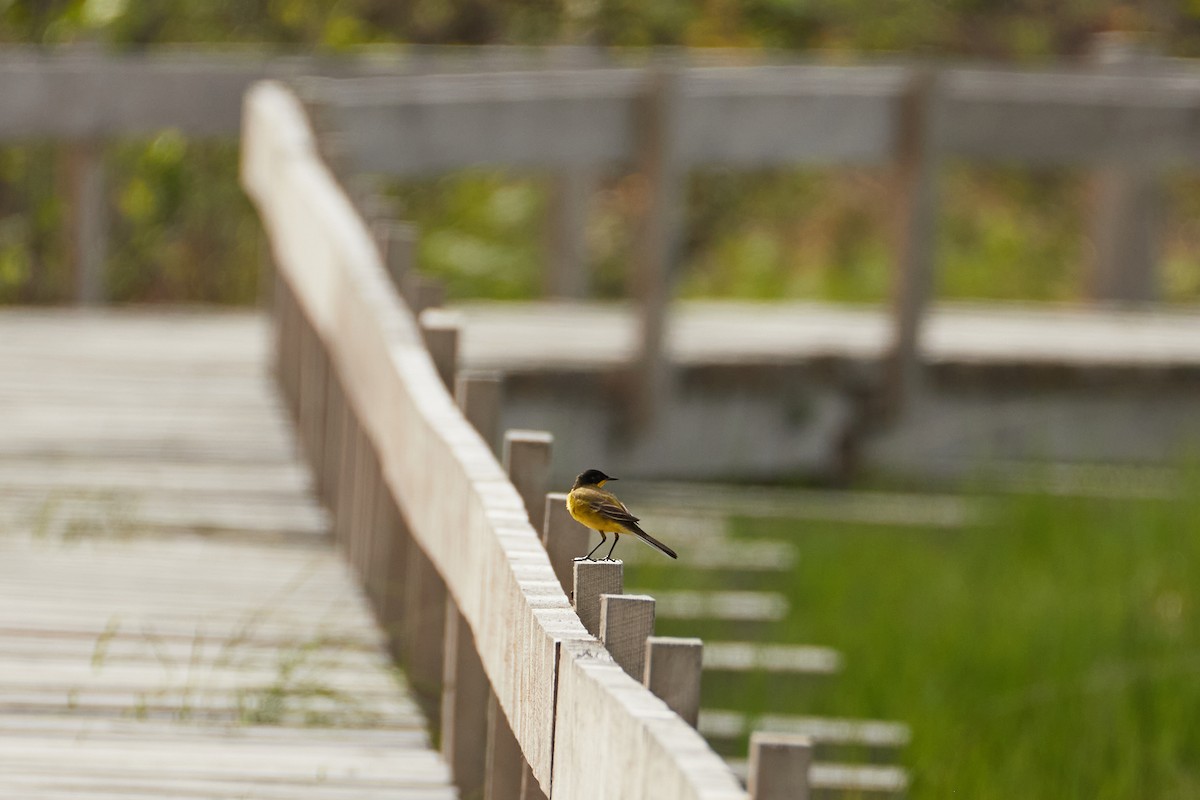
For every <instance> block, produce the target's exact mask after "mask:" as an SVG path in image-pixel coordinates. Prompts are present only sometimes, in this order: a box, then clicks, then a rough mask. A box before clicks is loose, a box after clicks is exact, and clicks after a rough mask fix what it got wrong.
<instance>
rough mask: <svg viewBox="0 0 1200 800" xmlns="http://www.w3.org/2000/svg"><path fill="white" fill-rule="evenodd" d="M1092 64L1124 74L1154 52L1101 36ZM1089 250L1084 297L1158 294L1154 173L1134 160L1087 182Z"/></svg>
mask: <svg viewBox="0 0 1200 800" xmlns="http://www.w3.org/2000/svg"><path fill="white" fill-rule="evenodd" d="M1091 55H1092V61H1093V63H1095V64H1096V66H1097V68H1098V69H1099V70H1101V71H1104V72H1115V73H1118V74H1120V73H1129V72H1132V71H1134V70H1136V69H1137V68H1138V67H1139V66H1143V67H1144V66H1146V65H1148V64H1151V63H1153V59H1154V58H1155V57H1156V55H1157V54H1156V53H1154V52H1153V51H1152V50H1150V49H1149V48H1148V47H1146V46H1145V45H1144V44H1142V43H1140V42H1138V41H1137V40H1136V39H1134V38H1133V37H1131V36H1130V34H1128V33H1125V32H1121V31H1111V32H1107V33H1102V34H1100V35H1099V36H1097V37H1096V39H1095V41H1094V42H1093V47H1092V54H1091ZM1091 189H1092V220H1091V231H1090V233H1091V239H1092V245H1093V246H1092V252H1091V259H1090V263H1089V265H1088V267H1089V269H1088V287H1087V289H1088V293H1089V294H1090V295H1091V297H1092V299H1094V300H1110V301H1117V302H1120V303H1125V304H1131V305H1132V304H1137V303H1148V302H1151V301H1153V300H1155V299H1156V298H1157V296H1158V292H1159V286H1158V283H1159V276H1158V260H1159V252H1160V242H1159V234H1160V229H1161V225H1162V219H1163V206H1164V203H1165V201H1164V196H1163V194H1164V192H1163V185H1162V180H1161V176H1160V174H1159V173H1158V171H1157V170H1155V169H1154V168H1153V167H1150V166H1148V165H1143V164H1138V163H1136V162H1134V163H1130V162H1125V163H1124V164H1109V165H1105V166H1104V167H1102V168H1100V169H1099V170H1097V174H1096V175H1095V177H1094V178H1093V180H1092V187H1091Z"/></svg>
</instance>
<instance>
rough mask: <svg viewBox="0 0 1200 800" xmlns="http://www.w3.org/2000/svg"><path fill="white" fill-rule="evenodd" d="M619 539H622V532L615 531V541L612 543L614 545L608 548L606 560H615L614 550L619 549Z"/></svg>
mask: <svg viewBox="0 0 1200 800" xmlns="http://www.w3.org/2000/svg"><path fill="white" fill-rule="evenodd" d="M619 541H621V536H620V534H616V533H614V534H613V543H612V547H610V548H608V555H606V556H605V557H604V560H605V561H612V560H613V559H612V551H613V550H616V549H617V542H619Z"/></svg>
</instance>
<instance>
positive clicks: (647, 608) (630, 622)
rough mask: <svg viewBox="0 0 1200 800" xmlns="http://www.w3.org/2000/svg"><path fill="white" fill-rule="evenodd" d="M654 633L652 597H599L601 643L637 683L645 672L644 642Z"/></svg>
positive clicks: (639, 595)
mask: <svg viewBox="0 0 1200 800" xmlns="http://www.w3.org/2000/svg"><path fill="white" fill-rule="evenodd" d="M653 634H654V598H653V597H650V596H649V595H644V594H603V595H600V636H599V639H600V642H601V644H603V645H604V649H606V650H608V652H609V654H610V655H612V657H613V660H614V661H616V662H617V663H618V664H620V665H621V669H623V670H625V672H626V673H628V674H629V676H630V677H632V678H633V679H634V680H636V681H639V682H640V681H641V680H642V676H643V675H644V674H645V671H646V639H648V638H649V637H650V636H652V635H653Z"/></svg>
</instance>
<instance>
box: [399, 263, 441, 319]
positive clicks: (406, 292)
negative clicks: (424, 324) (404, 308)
mask: <svg viewBox="0 0 1200 800" xmlns="http://www.w3.org/2000/svg"><path fill="white" fill-rule="evenodd" d="M401 295H403V297H404V298H405V299H406V300H407V301H408V307H409V308H411V309H412V313H414V314H416V315H417V316H420V315H421V312H423V311H424V310H425V309H427V308H440V307H441V306H443V305H445V303H446V285H445V284H444V283H442V282H441V281H439V280H438V279H437V278H429V277H426V276H425V275H420V274H418V273H417V272H416V271H415V270H414V271H412V272H410V273H408V275H406V276H405V278H404V288H403V289H402V290H401Z"/></svg>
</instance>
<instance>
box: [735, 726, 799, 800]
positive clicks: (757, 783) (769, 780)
mask: <svg viewBox="0 0 1200 800" xmlns="http://www.w3.org/2000/svg"><path fill="white" fill-rule="evenodd" d="M811 766H812V740H811V739H810V738H809V737H807V736H797V735H795V734H787V733H764V732H763V731H755V732H754V733H752V734H750V764H749V769H748V775H747V781H746V789H747V790H749V793H750V800H808V798H809V796H810V792H809V784H808V772H809V768H810V767H811Z"/></svg>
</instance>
